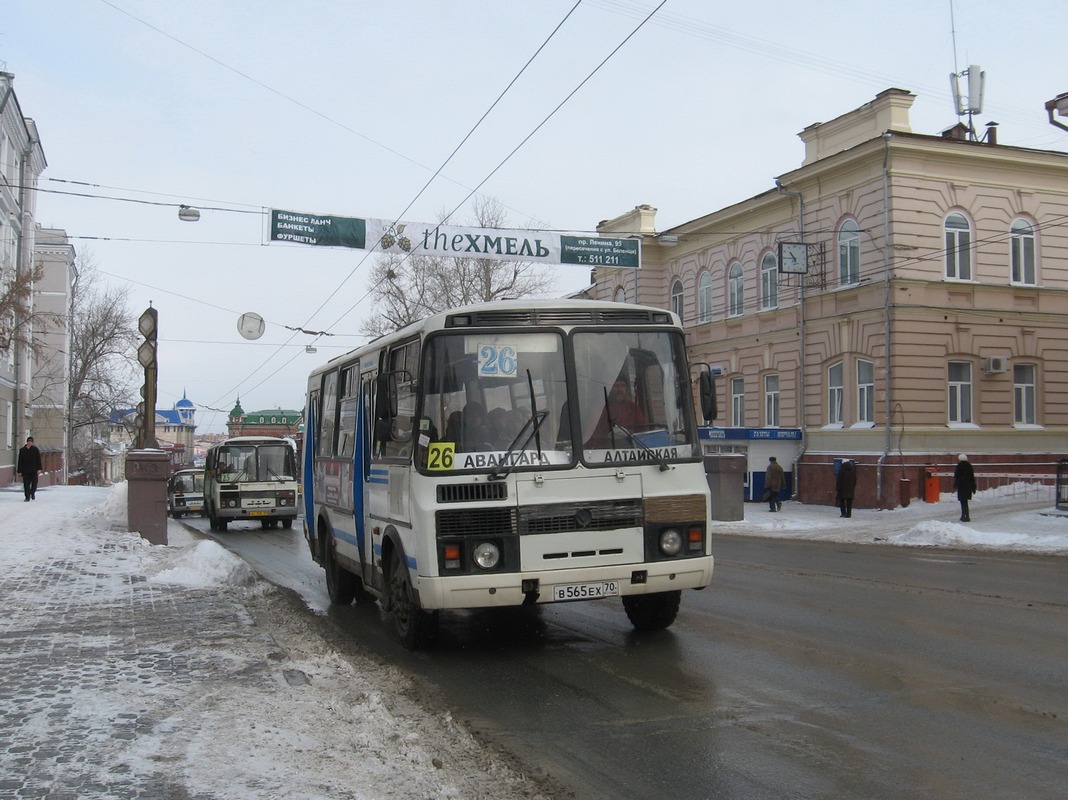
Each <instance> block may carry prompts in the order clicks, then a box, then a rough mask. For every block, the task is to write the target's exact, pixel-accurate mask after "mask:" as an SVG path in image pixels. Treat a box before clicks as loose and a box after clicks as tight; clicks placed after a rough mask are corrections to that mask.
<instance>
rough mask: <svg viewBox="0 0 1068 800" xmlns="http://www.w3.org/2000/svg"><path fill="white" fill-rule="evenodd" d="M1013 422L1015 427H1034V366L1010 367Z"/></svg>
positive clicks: (1014, 365) (1020, 365)
mask: <svg viewBox="0 0 1068 800" xmlns="http://www.w3.org/2000/svg"><path fill="white" fill-rule="evenodd" d="M1012 407H1013V421H1014V422H1015V423H1016V424H1017V425H1034V424H1035V423H1036V422H1037V418H1036V417H1035V365H1034V364H1013V365H1012Z"/></svg>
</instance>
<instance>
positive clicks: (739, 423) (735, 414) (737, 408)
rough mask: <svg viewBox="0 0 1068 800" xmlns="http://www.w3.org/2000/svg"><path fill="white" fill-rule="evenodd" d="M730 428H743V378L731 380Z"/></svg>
mask: <svg viewBox="0 0 1068 800" xmlns="http://www.w3.org/2000/svg"><path fill="white" fill-rule="evenodd" d="M731 426H732V427H734V428H744V427H745V378H731Z"/></svg>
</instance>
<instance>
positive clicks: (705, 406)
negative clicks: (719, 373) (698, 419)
mask: <svg viewBox="0 0 1068 800" xmlns="http://www.w3.org/2000/svg"><path fill="white" fill-rule="evenodd" d="M697 385H698V388H699V394H700V396H701V415H702V416H703V417H704V418H705V422H706V423H709V422H712V421H713V420H714V419H715V418H716V417H718V416H719V403H718V402H717V400H716V381H715V379H714V378H713V377H712V372H711V371H710V370H705V371H704V372H702V373H701V375H700V376H699V377H698V379H697Z"/></svg>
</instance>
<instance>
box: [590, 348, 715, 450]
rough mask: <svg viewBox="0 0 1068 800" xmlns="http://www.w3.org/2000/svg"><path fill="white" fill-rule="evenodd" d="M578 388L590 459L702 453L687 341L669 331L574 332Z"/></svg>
mask: <svg viewBox="0 0 1068 800" xmlns="http://www.w3.org/2000/svg"><path fill="white" fill-rule="evenodd" d="M573 342H574V353H575V375H576V385H575V392H576V394H577V396H578V411H577V414H575V415H572V421H573V424H576V425H577V426H578V428H579V436H578V439H579V441H580V443H581V446H582V457H583V460H585V461H586V462H587V463H590V464H592V465H596V464H604V463H611V464H618V463H620V462H627V461H648V460H655V461H665V460H667V461H670V460H672V459H679V458H686V459H689V458H695V457H696V456H697V455H698V454H699V449H698V447H699V445H698V440H697V429H696V426H695V423H694V417H693V410H692V398H691V395H690V382H689V375H688V374H687V371H686V368H685V363H686V362H685V358H684V344H683V341H682V338H681V337H680V336H679V335H678V334H677V333H674V332H670V331H629V332H620V331H604V332H601V331H589V332H587V331H582V332H578V333H576V334H574V337H573Z"/></svg>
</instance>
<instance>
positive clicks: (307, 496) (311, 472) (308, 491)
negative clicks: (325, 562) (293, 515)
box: [304, 403, 319, 531]
mask: <svg viewBox="0 0 1068 800" xmlns="http://www.w3.org/2000/svg"><path fill="white" fill-rule="evenodd" d="M318 428H319V420H318V418H317V417H316V414H315V403H308V419H307V420H306V421H305V423H304V529H305V530H307V531H314V530H315V453H314V452H312V451H313V450H314V449H315V447H314V443H315V442H316V441H318V438H319V430H318Z"/></svg>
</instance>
